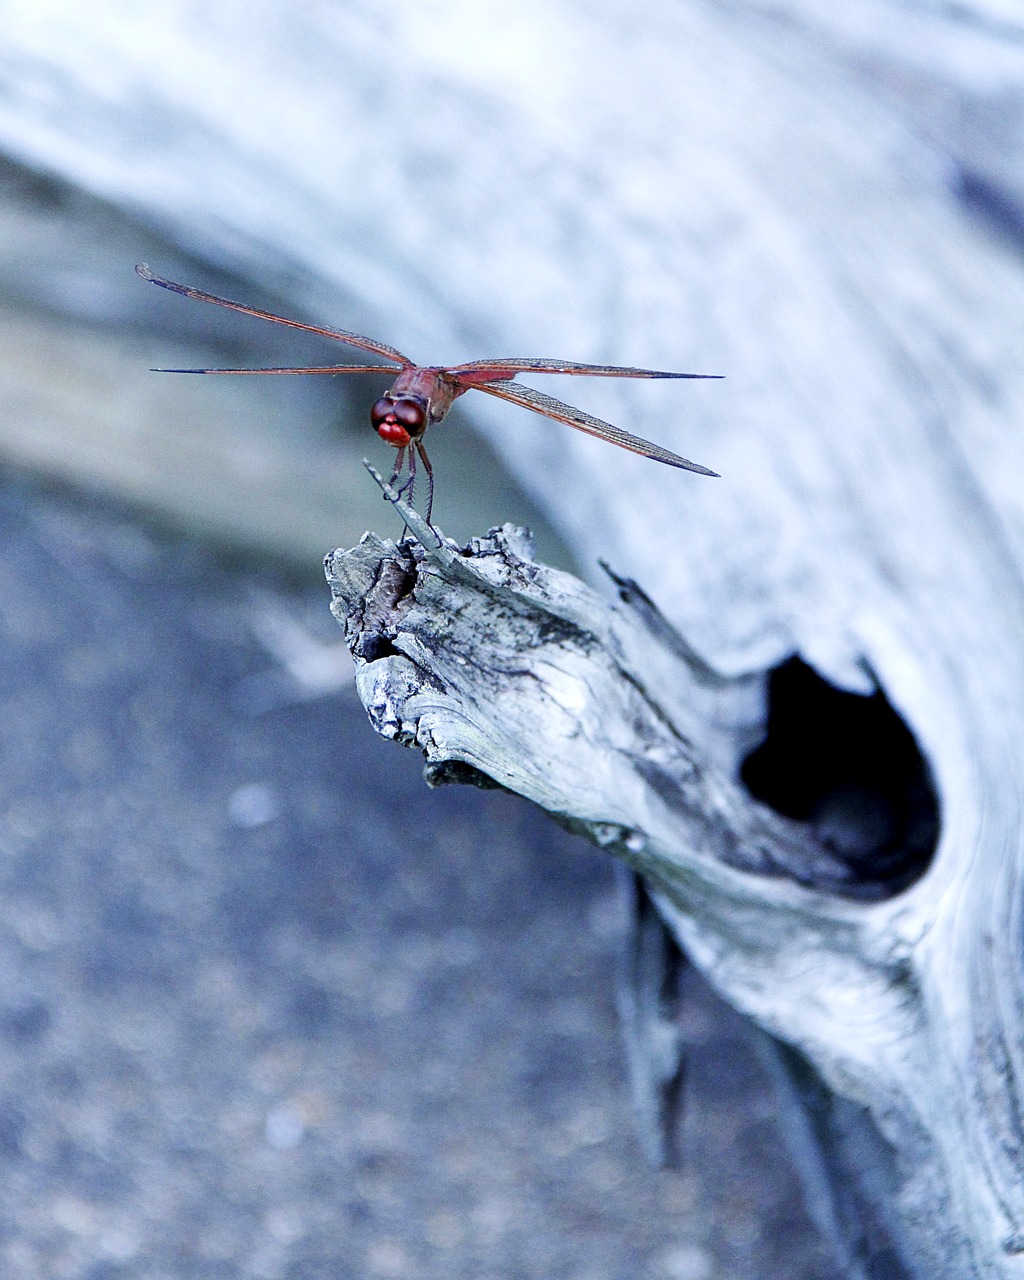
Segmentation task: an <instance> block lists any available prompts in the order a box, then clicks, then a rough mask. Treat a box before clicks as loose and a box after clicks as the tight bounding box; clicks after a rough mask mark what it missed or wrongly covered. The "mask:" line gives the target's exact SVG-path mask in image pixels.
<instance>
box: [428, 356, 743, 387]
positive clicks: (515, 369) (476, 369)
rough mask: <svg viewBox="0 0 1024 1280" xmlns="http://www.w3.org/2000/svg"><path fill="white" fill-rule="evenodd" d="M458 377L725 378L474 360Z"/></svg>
mask: <svg viewBox="0 0 1024 1280" xmlns="http://www.w3.org/2000/svg"><path fill="white" fill-rule="evenodd" d="M447 372H448V373H451V374H454V376H455V377H457V378H459V377H461V378H464V379H465V381H467V382H472V383H473V385H474V386H478V385H479V383H480V382H493V381H496V380H498V379H503V378H514V377H515V376H516V374H517V373H568V374H585V375H586V376H587V377H591V378H721V377H722V376H723V375H722V374H720V373H667V372H666V371H664V370H662V369H634V368H631V367H629V366H625V365H617V364H580V363H579V362H578V361H576V360H547V359H541V358H538V359H532V360H531V359H518V358H513V359H508V360H472V361H470V363H469V364H460V365H459V366H458V367H457V368H454V369H448V370H447Z"/></svg>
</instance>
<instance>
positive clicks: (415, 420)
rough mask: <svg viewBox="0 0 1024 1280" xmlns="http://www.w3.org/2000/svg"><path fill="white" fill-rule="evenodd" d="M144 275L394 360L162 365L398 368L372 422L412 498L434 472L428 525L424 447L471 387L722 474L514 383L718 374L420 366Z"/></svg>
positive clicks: (563, 365)
mask: <svg viewBox="0 0 1024 1280" xmlns="http://www.w3.org/2000/svg"><path fill="white" fill-rule="evenodd" d="M135 270H136V271H137V272H138V274H139V275H140V276H141V277H142V278H143V280H149V281H150V282H151V283H153V284H158V285H159V286H160V288H161V289H171V290H172V291H173V292H174V293H180V294H182V295H184V297H186V298H198V299H199V301H200V302H212V303H214V304H216V306H218V307H230V309H231V310H232V311H241V312H242V314H243V315H247V316H256V317H257V318H258V319H260V320H273V321H274V323H275V324H285V325H288V326H289V328H292V329H303V330H305V331H306V332H307V333H318V334H320V335H321V336H322V337H324V338H334V339H336V340H337V341H338V342H344V343H346V345H348V346H350V347H357V348H359V349H360V350H361V351H369V352H371V353H372V354H373V355H375V356H380V357H381V358H382V359H383V360H387V361H388V362H389V363H388V364H336V365H323V366H319V367H316V366H313V367H308V368H300V369H160V370H158V371H157V372H160V373H233V374H241V373H245V374H252V373H330V374H336V373H390V374H392V375H394V374H397V375H398V376H397V377H396V378H395V381H394V383H393V384H392V386H391V388H390V389H389V390H388V391H385V392H384V394H383V396H381V398H380V399H379V400H377V401H376V402H375V404H374V405H373V407H372V408H371V409H370V423H371V425H372V426H373V429H374V430H375V431H376V432H377V434H378V435H379V436H380V438H381V439H382V440H384V441H386V442H387V443H388V444H390V445H392V446H393V447H394V448H395V449H397V450H398V457H397V458H396V459H395V469H394V472H393V473H392V476H391V484H394V483H395V482H396V481H397V480H398V479H399V477H400V476H401V474H402V472H403V470H404V469H405V466H406V463H407V462H408V468H409V475H408V477H407V479H406V480H405V482H404V484H402V485H401V487H400V488H399V490H398V492H399V494H402V493H405V492H408V494H409V500H410V501H411V500H412V489H413V484H414V482H415V479H416V456H417V454H418V455H419V457H420V460H421V461H422V463H423V467H424V469H425V471H426V473H427V482H428V486H429V487H428V496H427V523H428V524H429V523H430V513H431V508H432V507H433V502H434V472H433V468H432V467H431V465H430V460H429V458H428V457H427V453H426V450H425V449H424V448H423V436H424V433H425V432H426V430H427V427H428V426H430V424H431V423H432V422H441V421H442V419H444V418H445V417H447V415H448V411H449V409H450V408H451V407H452V405H453V404H454V403H455V401H456V400H457V399H458V398H459V396H461V395H463V394H464V393H465V392H467V391H470V390H473V389H475V390H477V391H486V392H487V394H488V395H491V396H497V397H498V398H499V399H500V400H508V401H510V402H511V403H512V404H518V405H522V407H523V408H524V409H532V410H533V411H534V412H535V413H542V414H544V415H545V417H548V418H553V419H554V420H555V421H556V422H564V423H565V424H566V425H567V426H570V427H575V428H576V430H577V431H585V432H587V434H588V435H592V436H598V437H599V438H600V439H602V440H608V441H609V442H610V443H611V444H617V445H618V446H619V447H620V448H622V449H629V450H631V451H632V452H633V453H640V454H643V456H644V457H645V458H653V459H654V461H655V462H664V463H667V464H668V465H669V466H670V467H680V468H682V469H683V470H684V471H696V472H698V473H699V474H700V475H702V476H717V474H718V473H717V472H716V471H710V470H708V468H707V467H702V466H701V465H700V464H699V463H697V462H689V461H688V460H687V459H686V458H681V457H680V456H679V455H678V454H677V453H672V452H671V451H670V450H668V449H663V448H662V446H661V445H658V444H652V443H651V442H650V441H649V440H641V439H640V437H639V436H634V435H630V433H629V432H628V431H623V430H622V428H621V427H613V426H612V424H611V423H610V422H602V421H601V419H600V418H595V417H593V416H592V415H591V414H589V413H584V412H583V410H582V409H574V408H573V407H572V405H568V404H563V403H562V401H561V400H555V399H553V397H551V396H548V395H545V394H544V392H543V391H535V390H534V389H533V388H532V387H523V386H520V385H519V384H518V383H516V382H515V381H514V379H515V378H516V377H517V376H518V375H519V374H520V373H566V374H575V375H586V376H588V377H594V378H720V377H721V376H722V375H721V374H717V373H665V372H663V371H661V370H658V369H630V368H621V367H619V366H618V365H611V364H578V363H576V362H575V361H572V360H548V359H535V360H529V359H526V360H524V359H509V360H471V361H470V362H469V364H460V365H454V366H452V367H450V368H445V367H442V366H440V365H418V364H416V363H415V362H414V361H412V360H410V359H409V357H408V356H404V355H402V353H401V352H400V351H396V350H395V348H394V347H389V346H388V345H387V343H384V342H377V341H376V340H375V339H374V338H364V337H363V336H362V335H361V334H358V333H349V332H348V331H347V330H345V329H327V328H323V327H322V326H320V325H315V324H303V323H302V322H301V321H299V320H286V319H285V317H284V316H277V315H274V314H273V312H270V311H260V310H258V309H257V308H256V307H246V306H243V304H242V303H240V302H229V301H228V299H227V298H218V297H216V296H215V295H214V294H212V293H204V292H203V291H202V290H201V289H192V288H190V287H189V286H188V285H184V284H175V283H174V281H173V280H164V279H162V278H161V277H160V276H158V275H154V273H153V272H152V271H151V270H150V269H149V267H147V266H146V265H145V264H144V263H141V264H140V265H139V266H137V267H136V268H135Z"/></svg>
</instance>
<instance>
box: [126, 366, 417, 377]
mask: <svg viewBox="0 0 1024 1280" xmlns="http://www.w3.org/2000/svg"><path fill="white" fill-rule="evenodd" d="M150 373H390V374H391V375H392V376H394V374H395V369H394V367H393V366H392V365H390V364H328V365H322V366H320V367H317V366H308V365H303V366H300V367H299V368H298V369H151V370H150Z"/></svg>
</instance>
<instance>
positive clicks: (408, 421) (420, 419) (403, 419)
mask: <svg viewBox="0 0 1024 1280" xmlns="http://www.w3.org/2000/svg"><path fill="white" fill-rule="evenodd" d="M392 412H393V413H394V415H395V417H396V418H397V419H398V421H399V422H400V423H401V424H402V426H403V427H409V428H411V429H413V430H415V428H416V427H422V426H423V423H424V422H425V421H426V418H427V407H426V405H425V404H423V403H422V402H421V401H419V400H412V399H410V398H408V397H403V399H401V400H396V401H395V403H394V404H393V405H392Z"/></svg>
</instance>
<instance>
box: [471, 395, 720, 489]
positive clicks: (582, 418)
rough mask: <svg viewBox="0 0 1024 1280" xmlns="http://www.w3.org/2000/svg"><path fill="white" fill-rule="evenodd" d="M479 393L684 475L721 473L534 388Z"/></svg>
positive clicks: (715, 474)
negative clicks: (667, 466) (664, 464)
mask: <svg viewBox="0 0 1024 1280" xmlns="http://www.w3.org/2000/svg"><path fill="white" fill-rule="evenodd" d="M472 385H473V386H474V387H475V388H476V390H477V391H486V392H487V394H488V395H491V396H497V397H498V398H499V399H500V400H509V401H511V403H512V404H518V405H522V407H523V408H524V409H532V410H533V411H534V412H535V413H543V414H544V415H545V417H548V418H554V419H555V421H556V422H564V423H565V424H566V425H567V426H570V427H575V428H576V430H577V431H585V432H586V433H587V434H588V435H591V436H598V437H599V438H600V439H601V440H607V441H608V442H609V443H610V444H617V445H618V446H619V448H620V449H629V450H630V451H631V452H632V453H641V454H643V456H644V457H645V458H653V459H654V461H655V462H665V463H667V464H668V465H669V466H670V467H680V468H681V469H682V470H684V471H696V472H697V473H698V474H699V475H702V476H717V475H718V472H717V471H710V470H708V468H707V467H702V466H701V465H700V463H698V462H689V461H688V460H687V459H686V458H681V457H680V456H679V455H678V454H677V453H672V452H671V451H670V450H668V449H663V448H662V447H661V445H660V444H651V442H650V441H649V440H641V439H640V437H639V436H634V435H630V433H629V432H628V431H623V430H622V428H621V427H613V426H612V424H611V423H610V422H602V421H601V419H600V418H595V417H593V416H592V415H591V414H589V413H584V412H583V410H582V409H574V408H573V406H572V405H570V404H563V403H562V401H561V400H555V399H553V398H552V397H551V396H546V395H545V394H544V393H543V391H535V390H534V389H533V387H521V386H519V384H518V383H516V382H479V383H473V384H472Z"/></svg>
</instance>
